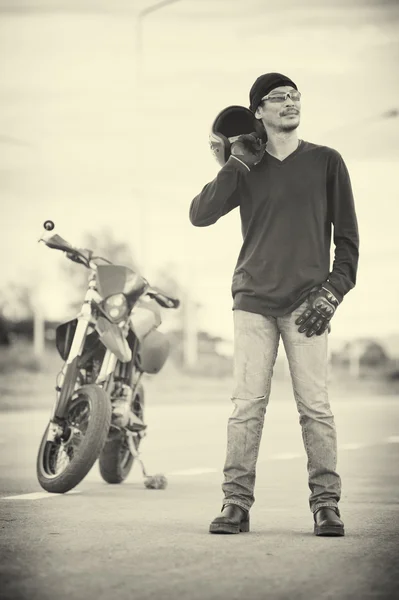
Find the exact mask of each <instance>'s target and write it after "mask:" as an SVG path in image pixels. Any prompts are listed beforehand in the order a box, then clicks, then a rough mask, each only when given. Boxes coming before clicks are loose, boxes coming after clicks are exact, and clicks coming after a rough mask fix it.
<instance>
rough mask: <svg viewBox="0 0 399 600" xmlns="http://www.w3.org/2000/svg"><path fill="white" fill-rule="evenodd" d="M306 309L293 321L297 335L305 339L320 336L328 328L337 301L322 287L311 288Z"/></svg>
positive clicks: (337, 303)
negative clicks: (299, 334) (304, 334)
mask: <svg viewBox="0 0 399 600" xmlns="http://www.w3.org/2000/svg"><path fill="white" fill-rule="evenodd" d="M308 304H309V306H308V308H307V309H306V310H305V311H304V312H303V313H302V314H301V315H300V316H299V317H298V318H297V320H296V321H295V324H296V325H300V327H298V331H299V333H306V336H307V337H312V335H314V334H316V335H321V334H322V333H324V332H325V330H326V329H327V327H329V324H330V320H331V319H332V317H333V316H334V313H335V311H336V309H337V307H338V305H339V300H338V299H337V298H336V297H335V296H334V294H333V293H332V292H330V290H327V289H326V288H324V287H323V286H320V287H317V288H313V289H312V290H311V292H310V294H309V297H308Z"/></svg>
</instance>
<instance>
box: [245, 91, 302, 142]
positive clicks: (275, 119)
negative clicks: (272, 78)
mask: <svg viewBox="0 0 399 600" xmlns="http://www.w3.org/2000/svg"><path fill="white" fill-rule="evenodd" d="M286 92H293V93H296V90H295V88H293V87H291V86H290V85H284V86H280V87H277V88H275V89H274V90H272V91H271V92H270V93H269V94H267V99H266V100H262V102H261V103H260V105H259V106H258V108H257V109H256V112H255V116H256V118H257V119H260V120H262V121H263V123H264V125H265V127H266V128H267V129H273V130H274V131H277V132H279V131H293V130H294V129H296V128H297V127H298V125H299V122H300V117H301V101H300V99H298V100H293V99H292V98H291V97H287V98H285V100H284V99H283V98H282V95H284V94H285V93H286Z"/></svg>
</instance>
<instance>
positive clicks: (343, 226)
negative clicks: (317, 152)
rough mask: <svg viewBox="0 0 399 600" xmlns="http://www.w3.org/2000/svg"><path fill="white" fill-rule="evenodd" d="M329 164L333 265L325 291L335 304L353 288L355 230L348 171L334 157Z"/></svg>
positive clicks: (356, 250)
mask: <svg viewBox="0 0 399 600" xmlns="http://www.w3.org/2000/svg"><path fill="white" fill-rule="evenodd" d="M334 159H335V160H332V161H331V163H330V172H329V173H328V180H327V200H328V208H329V214H330V218H331V222H332V224H333V227H334V245H335V252H334V262H333V267H332V271H331V272H330V274H329V276H328V280H327V282H326V283H325V287H326V288H327V289H329V290H330V291H331V292H332V293H333V294H334V296H335V297H336V298H337V299H338V301H339V302H341V301H342V299H343V297H344V296H345V294H346V293H347V292H349V290H351V289H352V288H353V287H355V285H356V274H357V267H358V261H359V230H358V224H357V217H356V211H355V203H354V199H353V192H352V185H351V181H350V177H349V173H348V169H347V167H346V165H345V163H344V161H343V159H342V157H341V156H340V155H339V154H338V153H337V155H336V156H334Z"/></svg>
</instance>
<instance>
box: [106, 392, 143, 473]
mask: <svg viewBox="0 0 399 600" xmlns="http://www.w3.org/2000/svg"><path fill="white" fill-rule="evenodd" d="M132 410H133V412H134V413H135V414H136V415H137V416H138V417H140V418H141V419H143V416H144V389H143V386H142V385H139V386H138V389H137V392H136V394H135V396H134V399H133V401H132ZM140 441H141V440H140V438H137V437H136V438H133V442H134V444H135V446H136V450H138V449H139V446H140ZM133 463H134V456H133V455H132V454H131V452H130V450H129V447H128V444H127V440H126V435H125V434H124V433H121V434H120V435H119V436H118V437H116V438H113V439H111V440H109V441H107V442H106V444H105V445H104V447H103V449H102V451H101V454H100V456H99V459H98V464H99V467H100V474H101V477H102V478H103V479H104V481H106V482H107V483H122V482H123V481H124V480H125V479H126V477H127V476H128V475H129V473H130V471H131V469H132V466H133Z"/></svg>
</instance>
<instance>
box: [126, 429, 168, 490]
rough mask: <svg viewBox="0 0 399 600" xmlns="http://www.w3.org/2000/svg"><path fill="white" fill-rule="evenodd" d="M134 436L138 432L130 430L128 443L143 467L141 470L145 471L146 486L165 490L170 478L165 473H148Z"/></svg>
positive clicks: (133, 454)
mask: <svg viewBox="0 0 399 600" xmlns="http://www.w3.org/2000/svg"><path fill="white" fill-rule="evenodd" d="M133 436H134V437H136V436H137V434H134V433H133V432H131V431H129V432H127V443H128V446H129V450H130V452H131V454H132V456H133V457H134V458H135V459H136V460H138V461H139V463H140V467H141V471H142V473H143V477H144V485H145V487H146V488H148V489H151V490H164V489H165V488H166V486H167V485H168V480H167V479H166V477H165V475H162V473H157V474H156V475H148V474H147V472H146V470H145V467H144V463H143V461H142V460H141V458H140V452H139V451H138V450H137V448H136V446H135V445H134V442H133V439H132V438H133Z"/></svg>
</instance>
